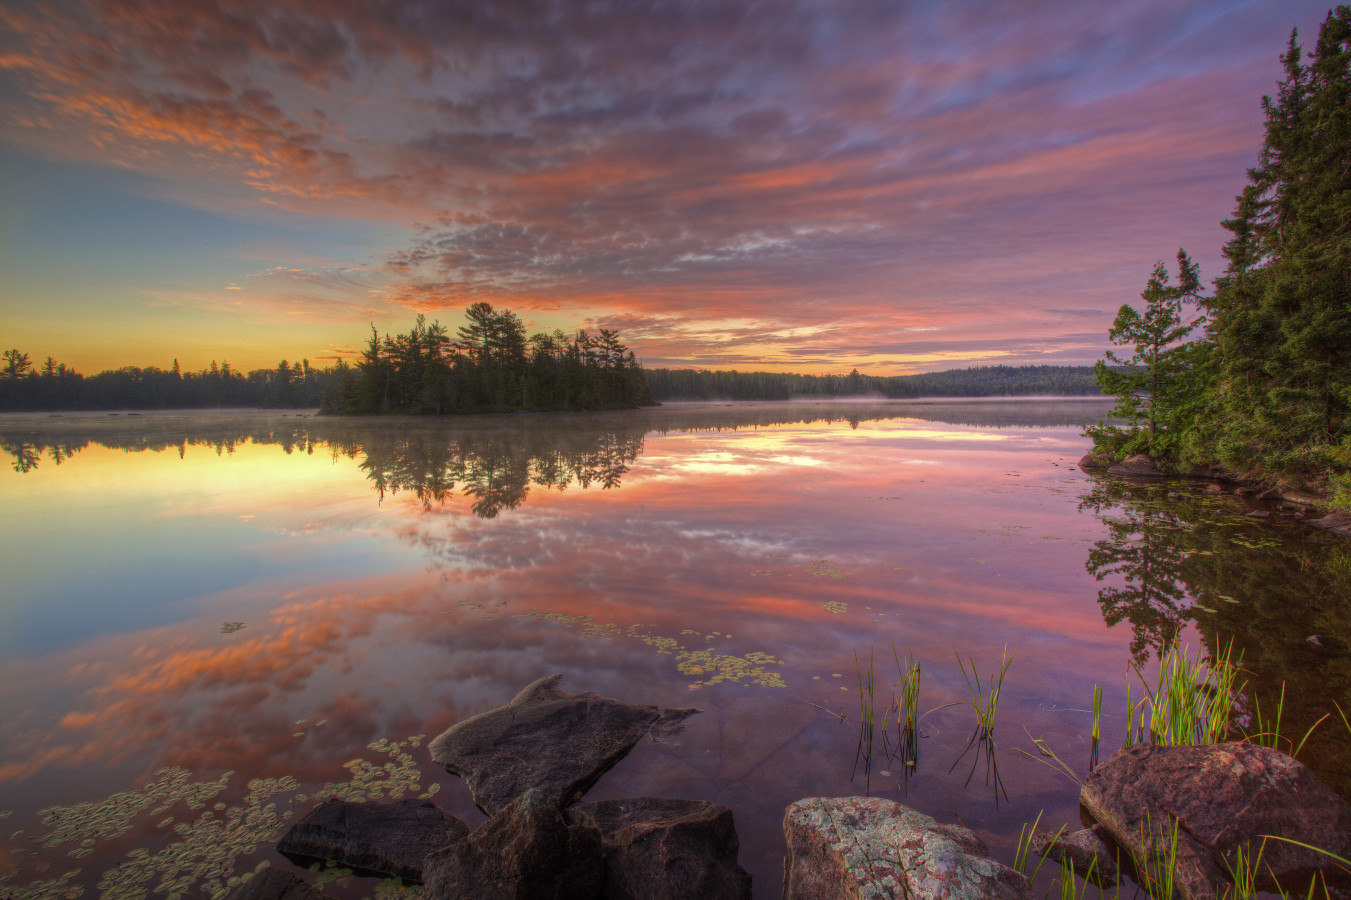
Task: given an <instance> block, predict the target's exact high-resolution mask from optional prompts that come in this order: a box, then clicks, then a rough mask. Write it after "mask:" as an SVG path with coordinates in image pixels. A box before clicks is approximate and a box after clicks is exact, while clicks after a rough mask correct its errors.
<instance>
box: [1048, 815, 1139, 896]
mask: <svg viewBox="0 0 1351 900" xmlns="http://www.w3.org/2000/svg"><path fill="white" fill-rule="evenodd" d="M1109 842H1110V844H1111V845H1110V846H1109ZM1032 852H1033V853H1035V854H1037V855H1038V856H1041V857H1044V858H1046V859H1051V860H1054V861H1055V862H1062V861H1066V860H1068V861H1069V863H1070V865H1071V866H1073V867H1074V870H1075V871H1076V872H1078V873H1079V874H1080V875H1081V876H1083V877H1085V878H1087V877H1088V875H1089V873H1090V871H1091V872H1092V876H1093V880H1094V881H1097V882H1100V883H1103V884H1114V883H1116V881H1117V879H1118V878H1120V877H1121V869H1120V867H1119V866H1118V865H1117V853H1118V850H1117V848H1116V846H1115V842H1114V841H1112V836H1111V834H1110V833H1108V831H1107V829H1105V828H1103V827H1102V826H1101V825H1094V826H1093V827H1092V828H1082V829H1080V830H1079V831H1073V832H1070V833H1069V834H1062V835H1061V836H1060V837H1058V838H1057V837H1056V836H1055V835H1053V834H1050V833H1048V832H1045V831H1039V832H1037V833H1036V834H1035V835H1033V837H1032Z"/></svg>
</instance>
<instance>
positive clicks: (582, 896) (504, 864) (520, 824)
mask: <svg viewBox="0 0 1351 900" xmlns="http://www.w3.org/2000/svg"><path fill="white" fill-rule="evenodd" d="M424 872H425V875H426V878H425V880H424V884H426V887H427V897H428V898H430V900H599V898H600V897H602V896H603V894H602V891H603V889H604V886H605V849H604V844H603V842H602V840H601V834H600V829H598V828H596V827H595V826H592V825H568V824H567V823H566V822H565V821H564V820H563V814H562V813H561V812H559V809H558V800H557V799H556V798H554V797H549V796H546V795H545V794H543V793H541V792H540V791H537V790H533V789H532V790H529V791H526V792H525V793H524V794H522V795H521V796H519V797H517V798H516V799H515V800H514V801H513V802H511V803H510V804H508V805H507V806H506V807H505V808H504V809H503V810H502V811H501V812H499V813H498V814H497V815H495V816H493V817H492V818H491V819H489V820H488V821H487V822H484V823H483V824H482V825H480V826H479V827H478V828H476V829H474V831H473V832H472V833H470V835H469V836H468V837H466V838H465V839H464V840H462V841H460V842H459V843H456V844H451V845H450V846H449V847H446V848H445V849H443V850H437V851H435V852H434V853H432V854H430V855H428V857H427V862H426V865H425V866H424Z"/></svg>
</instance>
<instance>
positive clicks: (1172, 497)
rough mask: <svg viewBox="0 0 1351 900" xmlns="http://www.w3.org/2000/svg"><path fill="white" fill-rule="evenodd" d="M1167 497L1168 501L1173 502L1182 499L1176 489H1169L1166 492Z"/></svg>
mask: <svg viewBox="0 0 1351 900" xmlns="http://www.w3.org/2000/svg"><path fill="white" fill-rule="evenodd" d="M1168 499H1169V500H1170V501H1172V502H1173V503H1177V502H1178V501H1180V500H1181V499H1182V495H1181V494H1179V493H1178V492H1177V491H1169V492H1168Z"/></svg>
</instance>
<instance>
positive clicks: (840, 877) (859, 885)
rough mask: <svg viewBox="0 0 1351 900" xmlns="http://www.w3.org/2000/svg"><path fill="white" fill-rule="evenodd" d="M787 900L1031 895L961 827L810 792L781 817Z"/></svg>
mask: <svg viewBox="0 0 1351 900" xmlns="http://www.w3.org/2000/svg"><path fill="white" fill-rule="evenodd" d="M783 832H784V837H785V838H787V841H788V854H787V856H785V857H784V865H783V881H784V884H783V897H784V900H846V898H847V900H892V898H898V900H899V898H912V897H926V898H927V897H932V898H939V900H966V898H971V900H974V898H977V897H988V898H1007V900H1014V898H1016V900H1031V898H1032V889H1031V887H1030V886H1029V885H1028V883H1027V879H1026V878H1024V877H1023V876H1022V875H1021V874H1019V873H1018V872H1015V871H1014V870H1013V869H1010V868H1008V867H1007V866H1004V865H1001V864H999V863H997V862H995V861H994V860H992V859H990V858H989V851H988V850H987V849H986V847H985V845H984V844H983V843H981V841H980V839H979V838H977V837H976V836H975V835H974V834H972V833H971V832H970V831H968V830H967V829H965V828H963V827H961V826H960V825H940V824H938V823H937V822H936V821H934V820H933V819H932V818H930V817H929V816H926V815H924V814H923V813H920V812H916V811H915V810H913V809H910V808H909V807H907V806H902V805H901V804H899V803H896V802H894V801H891V800H884V799H881V798H878V797H835V798H825V797H811V798H808V799H806V800H799V801H797V802H796V803H794V804H792V805H791V806H789V807H788V811H787V812H786V813H785V815H784V817H783Z"/></svg>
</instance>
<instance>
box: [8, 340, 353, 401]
mask: <svg viewBox="0 0 1351 900" xmlns="http://www.w3.org/2000/svg"><path fill="white" fill-rule="evenodd" d="M333 376H334V371H333V369H331V368H330V369H316V368H314V367H313V366H311V365H310V361H309V360H307V359H302V360H301V361H300V362H297V363H294V364H293V363H290V362H288V361H286V360H282V361H281V362H280V363H279V364H278V365H277V367H276V368H275V369H255V370H253V371H250V372H247V373H246V372H240V371H238V370H236V369H232V368H231V367H230V364H229V363H228V362H226V363H224V364H222V365H217V364H216V362H215V361H214V360H213V361H212V363H211V365H210V366H209V367H208V368H205V369H202V370H201V371H198V372H190V371H183V370H182V369H181V368H180V367H179V365H178V360H174V363H173V366H172V367H171V368H169V369H161V368H159V367H158V366H149V367H146V368H139V367H136V366H123V367H122V368H120V369H109V370H107V371H103V372H99V373H98V374H96V375H88V376H86V375H81V374H80V373H79V372H77V371H75V370H74V369H72V368H71V367H69V366H67V365H66V364H65V363H58V362H56V361H55V360H54V359H52V358H51V357H50V356H49V357H47V358H46V359H45V360H43V362H42V363H40V364H39V365H36V366H35V365H34V364H33V362H32V360H31V359H30V357H29V355H28V354H27V353H23V352H21V351H19V350H14V349H11V350H6V351H4V354H3V364H2V365H0V411H6V412H15V411H32V410H79V409H190V408H201V407H232V406H255V407H257V406H261V407H278V408H306V407H309V408H313V407H316V406H318V405H319V402H320V398H321V397H322V395H323V391H324V389H325V387H326V386H327V385H328V383H329V382H330V381H331V380H332V378H333Z"/></svg>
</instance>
